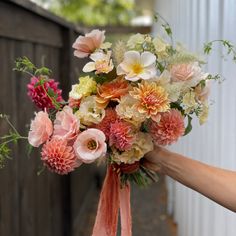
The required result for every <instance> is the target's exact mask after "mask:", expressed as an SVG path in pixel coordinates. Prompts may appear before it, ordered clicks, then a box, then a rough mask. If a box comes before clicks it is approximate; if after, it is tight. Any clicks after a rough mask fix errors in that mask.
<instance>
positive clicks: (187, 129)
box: [184, 116, 193, 136]
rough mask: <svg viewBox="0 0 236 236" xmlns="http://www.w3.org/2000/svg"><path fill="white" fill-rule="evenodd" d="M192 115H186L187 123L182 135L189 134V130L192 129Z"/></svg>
mask: <svg viewBox="0 0 236 236" xmlns="http://www.w3.org/2000/svg"><path fill="white" fill-rule="evenodd" d="M192 119H193V118H192V117H191V116H188V125H187V127H186V128H185V133H184V136H185V135H187V134H189V133H190V132H191V130H192V128H193V127H192Z"/></svg>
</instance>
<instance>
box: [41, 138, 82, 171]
mask: <svg viewBox="0 0 236 236" xmlns="http://www.w3.org/2000/svg"><path fill="white" fill-rule="evenodd" d="M41 155H42V157H41V159H42V161H43V162H44V164H45V165H46V166H47V167H48V169H49V170H51V171H52V172H55V173H57V174H60V175H65V174H68V173H69V172H71V171H73V170H74V169H75V168H76V167H79V166H80V165H81V164H82V162H81V161H79V160H78V159H77V158H76V156H75V153H74V150H73V148H72V147H71V146H68V144H67V142H66V140H62V139H56V138H53V139H52V140H50V141H48V142H46V143H45V144H44V145H43V148H42V152H41Z"/></svg>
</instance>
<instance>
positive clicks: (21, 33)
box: [0, 2, 62, 47]
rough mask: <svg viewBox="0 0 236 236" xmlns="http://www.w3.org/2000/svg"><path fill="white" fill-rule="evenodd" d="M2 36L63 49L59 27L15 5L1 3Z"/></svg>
mask: <svg viewBox="0 0 236 236" xmlns="http://www.w3.org/2000/svg"><path fill="white" fill-rule="evenodd" d="M0 36H2V37H8V38H12V39H15V40H16V39H17V40H23V41H26V42H34V43H40V44H47V45H51V46H54V47H61V46H62V41H61V31H60V28H59V27H58V25H56V24H55V23H53V22H50V21H48V20H45V19H43V18H42V17H40V16H37V15H35V14H33V13H32V12H30V11H27V10H25V9H22V10H20V11H19V7H18V6H16V5H14V4H9V3H5V2H0Z"/></svg>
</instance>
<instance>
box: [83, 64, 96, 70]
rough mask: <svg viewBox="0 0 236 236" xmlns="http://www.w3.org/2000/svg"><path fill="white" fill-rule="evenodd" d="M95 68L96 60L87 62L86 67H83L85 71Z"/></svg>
mask: <svg viewBox="0 0 236 236" xmlns="http://www.w3.org/2000/svg"><path fill="white" fill-rule="evenodd" d="M95 69H96V68H95V63H94V62H89V63H87V64H86V65H85V66H84V68H83V72H91V71H94V70H95Z"/></svg>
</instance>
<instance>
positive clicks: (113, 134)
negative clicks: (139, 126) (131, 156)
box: [109, 120, 134, 151]
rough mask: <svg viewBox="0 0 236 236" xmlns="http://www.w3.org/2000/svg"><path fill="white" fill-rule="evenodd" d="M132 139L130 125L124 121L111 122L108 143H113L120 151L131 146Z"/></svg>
mask: <svg viewBox="0 0 236 236" xmlns="http://www.w3.org/2000/svg"><path fill="white" fill-rule="evenodd" d="M133 141H134V135H133V132H132V127H131V125H130V124H129V123H127V122H125V121H119V120H117V121H116V122H115V123H113V124H111V128H110V136H109V144H110V146H112V145H114V146H115V147H116V148H117V149H119V150H120V151H127V150H129V149H130V148H131V146H132V144H133Z"/></svg>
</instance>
